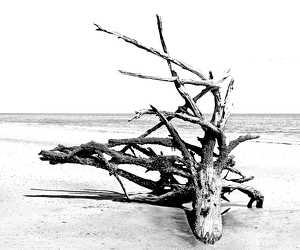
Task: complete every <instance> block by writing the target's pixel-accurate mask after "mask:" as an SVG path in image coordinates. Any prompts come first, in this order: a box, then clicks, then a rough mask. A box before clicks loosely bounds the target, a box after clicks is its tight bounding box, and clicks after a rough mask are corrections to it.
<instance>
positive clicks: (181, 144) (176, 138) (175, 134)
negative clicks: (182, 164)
mask: <svg viewBox="0 0 300 250" xmlns="http://www.w3.org/2000/svg"><path fill="white" fill-rule="evenodd" d="M151 108H152V110H153V111H154V112H155V113H156V115H158V116H159V118H160V120H161V121H162V122H163V123H164V125H165V126H166V127H167V129H168V131H169V132H170V134H171V136H172V137H173V139H174V141H175V142H176V144H177V147H178V149H179V150H180V151H181V153H182V155H183V156H184V157H185V158H187V159H192V156H191V154H190V152H189V151H188V149H187V148H186V146H185V144H184V141H183V140H182V139H181V137H180V136H179V134H178V132H177V131H176V130H175V128H174V127H173V125H172V124H171V123H170V122H169V121H168V120H167V119H166V118H165V117H164V116H163V114H162V113H160V112H159V111H158V110H157V109H156V108H155V107H153V106H151Z"/></svg>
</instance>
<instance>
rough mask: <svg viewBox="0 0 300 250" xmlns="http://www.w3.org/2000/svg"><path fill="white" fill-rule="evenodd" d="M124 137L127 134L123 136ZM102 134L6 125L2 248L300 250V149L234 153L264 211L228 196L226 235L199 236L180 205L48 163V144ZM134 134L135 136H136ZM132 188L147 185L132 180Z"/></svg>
mask: <svg viewBox="0 0 300 250" xmlns="http://www.w3.org/2000/svg"><path fill="white" fill-rule="evenodd" d="M117 136H118V137H123V135H117ZM108 137H110V135H109V134H105V135H101V134H99V135H97V136H96V138H95V134H89V133H88V132H87V133H82V132H80V133H79V132H78V133H77V132H76V131H75V132H70V131H64V130H63V129H59V128H58V129H55V130H48V129H47V128H46V127H45V128H36V127H31V128H30V127H29V128H28V127H27V128H26V129H25V128H23V130H22V128H21V126H19V127H17V126H16V127H5V126H2V127H1V128H0V139H1V140H0V148H1V151H0V159H1V162H0V165H1V166H0V185H1V188H0V202H1V206H0V239H1V240H0V249H182V250H183V249H297V248H300V237H299V232H300V195H299V190H300V182H299V180H300V169H299V166H300V154H299V150H300V146H296V145H279V144H264V143H254V142H245V143H244V144H242V145H240V146H239V147H238V148H236V149H235V151H234V152H233V153H234V155H235V156H236V161H237V166H240V167H239V168H240V170H241V171H243V172H244V173H245V174H247V175H254V176H255V179H254V180H252V181H251V182H249V185H252V186H254V187H256V188H257V189H258V190H260V191H261V192H262V193H263V195H264V196H265V203H264V208H263V209H256V208H253V209H247V208H246V204H247V202H248V197H246V196H245V195H243V194H237V193H236V194H234V193H233V194H231V195H229V196H228V198H229V199H230V200H232V201H233V202H231V203H224V208H225V207H231V208H232V209H231V210H230V211H229V212H228V213H227V214H226V215H224V217H223V219H224V230H223V237H222V239H221V240H220V241H219V242H217V243H216V244H215V245H214V246H209V245H204V244H202V243H200V242H198V241H196V240H195V239H194V237H193V234H192V232H191V230H190V228H189V225H188V223H187V220H186V215H185V212H184V211H183V210H182V209H179V208H169V207H159V206H151V205H147V204H136V203H119V202H115V201H113V199H114V198H116V197H118V195H117V194H116V193H114V192H121V188H120V187H119V184H118V183H117V181H116V180H115V179H114V178H113V177H110V176H109V175H108V173H106V172H105V171H103V170H99V169H95V168H93V167H90V166H81V165H69V164H66V165H55V166H52V165H49V164H48V163H47V162H42V161H40V160H39V157H38V153H39V152H40V150H41V149H51V148H53V147H55V146H56V145H57V144H58V143H68V142H73V143H72V144H74V145H76V144H80V143H84V142H88V141H90V140H92V139H94V140H96V141H99V142H105V141H106V139H107V138H108ZM130 137H132V136H130ZM125 185H126V187H127V189H129V191H131V192H137V191H142V189H141V188H139V187H138V186H135V185H133V184H131V183H128V182H125Z"/></svg>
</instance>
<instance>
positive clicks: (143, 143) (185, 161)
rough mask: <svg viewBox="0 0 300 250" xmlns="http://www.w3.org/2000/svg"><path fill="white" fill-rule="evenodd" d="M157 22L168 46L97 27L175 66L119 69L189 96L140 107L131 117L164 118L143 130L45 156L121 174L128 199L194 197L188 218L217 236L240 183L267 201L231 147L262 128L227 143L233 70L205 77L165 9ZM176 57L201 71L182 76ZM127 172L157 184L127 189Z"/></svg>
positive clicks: (178, 201) (202, 233)
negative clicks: (193, 138) (137, 170)
mask: <svg viewBox="0 0 300 250" xmlns="http://www.w3.org/2000/svg"><path fill="white" fill-rule="evenodd" d="M157 25H158V30H159V37H160V41H161V44H162V48H163V52H161V51H159V50H156V49H154V48H151V47H147V46H145V45H143V44H141V43H140V42H138V41H136V40H134V39H132V38H129V37H127V36H124V35H122V34H120V33H118V32H114V31H109V30H107V29H104V28H102V27H100V26H99V25H97V24H95V26H96V27H97V29H96V30H97V31H102V32H106V33H108V34H111V35H115V36H117V37H118V38H121V39H123V40H124V41H126V42H128V43H130V44H133V45H135V46H137V47H138V48H140V49H143V50H145V51H148V52H150V53H152V54H154V55H156V56H159V57H161V58H163V59H164V60H166V62H167V65H168V67H169V69H170V73H171V77H169V78H168V77H158V76H147V75H144V74H140V73H132V72H127V71H119V72H120V73H122V74H125V75H129V76H133V77H139V78H144V79H153V80H158V81H164V82H173V83H174V85H175V88H176V89H177V91H178V93H179V94H180V95H181V97H182V98H183V99H184V101H185V104H184V105H182V106H179V107H178V109H177V110H176V111H175V112H167V111H160V110H157V109H156V108H155V107H153V106H151V108H150V109H147V110H142V111H140V112H136V115H135V116H134V117H133V119H132V120H134V119H139V118H140V117H141V116H143V115H156V116H157V117H158V118H159V120H160V122H159V123H158V124H157V125H156V126H154V127H153V128H150V129H149V130H148V131H146V132H145V133H144V134H142V135H141V136H140V137H138V138H127V139H110V140H109V141H108V142H107V143H97V142H94V141H91V142H89V143H86V144H82V145H80V146H75V147H65V146H63V145H58V147H56V148H54V149H52V150H42V151H41V152H40V155H41V160H43V161H48V162H49V163H50V164H63V163H74V164H82V165H91V166H94V167H96V168H101V169H104V170H107V171H108V172H109V173H110V174H111V175H113V176H115V177H116V178H117V180H118V181H119V183H120V185H121V187H122V189H123V191H124V194H125V196H126V199H125V200H126V201H135V202H147V203H151V204H160V205H172V206H181V205H182V204H183V203H187V202H190V201H192V206H193V209H192V211H191V218H190V219H189V221H190V225H191V228H192V230H193V233H194V235H195V237H196V238H197V239H199V240H200V241H202V242H204V243H210V244H214V243H215V241H217V240H219V239H220V238H221V236H222V219H221V199H224V200H227V201H229V200H228V199H227V198H226V196H225V195H226V193H230V192H232V191H234V190H239V191H241V192H243V193H245V194H247V195H248V196H249V197H250V201H249V203H248V205H247V206H248V207H252V203H253V202H254V201H256V207H257V208H261V207H262V206H263V200H264V197H263V195H262V194H261V193H260V192H259V191H258V190H255V189H254V188H252V187H250V186H246V185H245V184H244V182H246V181H250V180H252V179H253V178H254V177H253V176H249V177H247V176H244V175H243V174H242V173H241V172H240V171H239V170H238V169H237V168H236V167H235V161H234V157H233V156H232V155H231V152H232V150H234V148H235V147H237V146H238V145H239V144H240V143H242V142H245V141H247V140H252V139H257V138H258V136H256V135H245V136H240V137H239V138H237V139H236V140H233V141H230V142H229V143H227V141H226V137H225V134H224V129H225V125H226V122H227V120H228V117H229V115H230V112H231V108H232V103H231V101H230V96H231V92H232V90H233V86H234V79H233V77H232V76H230V75H229V74H228V72H226V74H224V76H223V77H221V78H220V79H219V80H215V79H214V78H213V75H212V72H209V75H208V77H206V76H205V74H204V73H203V72H202V71H201V70H199V69H195V68H193V67H192V66H190V65H188V64H186V63H184V62H182V61H180V60H178V59H175V58H173V57H171V56H170V55H169V52H168V50H167V47H166V44H165V41H164V37H163V30H162V23H161V18H160V17H159V16H157ZM173 64H176V65H178V66H179V67H181V68H182V69H184V70H187V71H190V72H191V73H193V74H194V75H196V77H197V78H199V79H198V80H192V79H181V78H180V77H179V76H178V73H177V72H176V71H175V70H174V69H173V66H172V65H173ZM186 84H192V85H195V86H199V87H200V88H201V89H200V91H199V94H198V95H196V96H195V97H193V98H192V97H191V96H190V95H189V93H188V91H187V90H186V88H185V85H186ZM223 89H225V90H226V92H225V94H224V95H222V91H223ZM207 93H212V95H213V98H214V107H213V115H212V118H211V120H210V121H208V120H207V119H206V118H205V116H204V115H203V114H202V112H201V111H200V108H199V107H198V106H197V101H198V100H199V99H200V98H201V97H203V96H204V95H206V94H207ZM172 119H180V120H183V121H185V122H189V123H193V124H197V125H198V126H199V128H200V129H202V130H203V131H204V137H203V138H198V142H199V145H192V144H190V143H187V142H186V141H184V140H183V138H182V137H181V136H180V135H179V134H178V132H177V130H176V128H175V127H174V126H173V124H172V122H171V120H172ZM162 126H165V127H166V128H167V130H168V132H169V134H170V137H167V138H158V137H149V135H150V134H151V133H152V132H154V131H156V130H157V129H159V128H160V127H162ZM151 145H154V146H156V145H159V146H163V147H171V148H174V149H176V150H177V152H179V154H173V155H164V154H162V153H158V152H156V151H155V148H153V147H152V148H151V147H150V146H151ZM120 147H121V149H120ZM215 149H216V151H217V152H215ZM197 159H198V160H197ZM124 164H125V165H137V166H140V167H141V168H143V169H144V170H145V171H158V172H159V173H160V179H159V180H158V181H154V180H151V179H146V178H143V177H140V176H138V175H137V174H134V173H131V172H129V171H126V170H124V169H121V168H120V167H119V166H122V165H124ZM228 173H234V174H235V175H238V176H239V178H234V179H228ZM177 176H180V177H182V178H183V179H184V180H186V181H185V182H184V183H182V182H179V181H178V178H177V179H176V177H177ZM222 176H223V177H222ZM120 177H122V178H125V179H127V180H129V181H131V182H133V183H135V184H137V185H140V186H142V187H144V188H147V189H149V190H150V192H149V193H148V194H136V195H128V193H127V192H126V189H125V187H124V185H123V183H122V180H121V178H120ZM224 212H226V211H224Z"/></svg>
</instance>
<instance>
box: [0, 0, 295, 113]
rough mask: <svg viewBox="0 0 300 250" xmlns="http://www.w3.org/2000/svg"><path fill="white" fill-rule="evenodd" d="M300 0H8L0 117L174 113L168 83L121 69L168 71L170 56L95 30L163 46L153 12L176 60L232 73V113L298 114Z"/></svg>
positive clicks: (3, 13)
mask: <svg viewBox="0 0 300 250" xmlns="http://www.w3.org/2000/svg"><path fill="white" fill-rule="evenodd" d="M162 2H163V3H162ZM298 5H300V3H298V2H297V1H287V0H285V1H200V0H197V1H154V0H152V1H128V0H126V1H124V0H123V1H122V0H119V1H91V0H89V1H83V0H82V1H76V0H70V1H66V0H59V1H58V0H52V1H41V0H36V1H33V0H31V1H30V0H27V1H24V0H19V1H17V0H9V1H8V0H7V1H1V2H0V32H1V37H0V45H1V46H0V84H1V98H0V113H5V112H76V113H77V112H89V113H93V112H96V113H101V112H134V111H135V110H139V109H142V108H148V107H149V106H148V105H149V104H152V105H154V106H156V107H157V108H158V109H161V110H169V111H174V110H175V109H176V108H177V106H178V105H181V104H183V101H182V100H181V99H180V98H179V97H178V94H177V92H176V90H175V89H174V87H173V85H172V84H171V83H166V82H158V81H151V80H143V79H135V78H132V77H129V76H124V75H121V74H120V73H118V70H119V69H122V70H127V71H132V72H139V73H144V74H149V75H160V76H165V77H169V76H170V73H169V71H168V67H167V64H166V62H165V61H164V60H162V59H160V58H158V57H156V56H154V55H151V54H149V53H147V52H144V51H141V50H140V49H138V48H136V47H134V46H132V45H130V44H128V43H125V42H124V41H122V40H120V39H117V38H116V37H114V36H111V35H108V34H105V33H102V32H96V31H95V26H94V25H93V23H94V22H96V23H98V24H99V25H101V26H103V27H106V28H107V29H112V30H116V31H119V32H120V33H122V34H125V35H127V36H130V37H133V38H135V39H137V40H139V41H140V42H142V43H144V44H146V45H149V46H153V47H155V48H157V49H159V50H161V45H160V40H159V36H158V32H157V26H156V17H155V14H156V13H157V14H159V15H161V17H162V20H163V27H164V34H165V39H166V42H167V46H168V49H169V52H170V55H171V56H173V57H175V58H178V59H180V60H182V61H184V62H186V63H188V64H190V65H193V66H194V67H197V68H200V69H202V70H203V72H204V73H207V72H208V71H209V70H212V71H213V72H214V74H215V75H216V76H217V75H218V74H221V73H222V72H223V71H224V70H225V69H228V68H231V69H232V71H231V73H232V75H233V76H234V77H235V79H236V81H235V89H234V92H235V107H236V108H235V111H234V112H235V113H242V112H247V113H249V112H250V113H257V112H260V113H262V112H268V113H300V105H299V93H300V91H299V90H300V74H299V71H300V70H299V69H300V33H299V24H300V15H299V6H298ZM179 73H180V75H181V76H184V77H189V78H191V77H193V76H191V75H189V74H188V73H186V72H182V71H180V72H179ZM191 90H192V91H193V90H194V89H191ZM192 93H196V92H192ZM210 104H211V96H207V97H206V98H205V100H204V101H203V102H202V103H201V109H202V110H203V111H204V112H210V111H212V110H211V107H208V106H209V105H210Z"/></svg>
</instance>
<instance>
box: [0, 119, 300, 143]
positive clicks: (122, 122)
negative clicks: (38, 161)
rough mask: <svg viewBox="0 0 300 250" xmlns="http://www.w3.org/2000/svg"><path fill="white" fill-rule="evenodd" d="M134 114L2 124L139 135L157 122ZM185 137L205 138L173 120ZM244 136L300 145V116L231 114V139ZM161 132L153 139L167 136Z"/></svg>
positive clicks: (195, 128)
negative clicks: (135, 118) (249, 135)
mask: <svg viewBox="0 0 300 250" xmlns="http://www.w3.org/2000/svg"><path fill="white" fill-rule="evenodd" d="M132 117H133V114H0V125H6V126H9V125H13V126H15V125H18V126H22V127H32V126H34V127H43V128H47V127H48V128H61V127H63V128H64V129H68V130H73V131H74V130H75V131H85V132H86V131H89V132H95V133H97V134H99V133H102V134H107V133H110V134H111V133H114V134H118V133H125V134H132V135H134V136H138V135H140V134H142V133H144V132H145V131H146V130H147V129H149V128H151V127H152V126H153V125H155V124H156V123H157V122H158V118H157V117H155V116H144V117H141V118H140V119H138V120H134V121H132V122H128V120H129V119H131V118H132ZM172 122H173V124H174V126H175V127H176V128H177V130H178V131H179V133H181V134H182V137H183V138H187V139H192V138H196V137H197V136H201V135H203V132H202V130H201V129H200V128H199V127H198V126H196V125H191V124H189V123H185V122H183V121H178V120H173V121H172ZM244 134H257V135H260V138H259V139H257V140H255V141H256V142H260V143H262V142H263V143H278V144H291V145H294V144H295V145H300V114H232V115H231V116H230V118H229V120H228V122H227V126H226V135H227V137H228V138H229V139H233V138H235V137H238V136H239V135H244ZM167 135H168V132H167V131H166V129H164V128H163V129H160V130H159V131H157V132H155V133H154V134H153V136H167Z"/></svg>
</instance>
